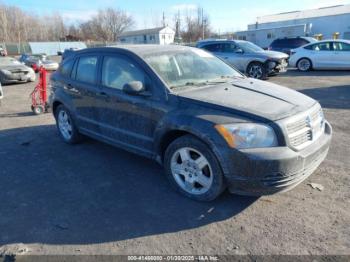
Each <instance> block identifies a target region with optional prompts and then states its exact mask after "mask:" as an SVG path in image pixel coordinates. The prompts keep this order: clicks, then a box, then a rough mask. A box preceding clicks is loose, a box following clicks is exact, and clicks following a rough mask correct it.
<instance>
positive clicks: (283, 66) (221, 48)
mask: <svg viewBox="0 0 350 262" xmlns="http://www.w3.org/2000/svg"><path fill="white" fill-rule="evenodd" d="M197 47H198V48H202V49H205V50H207V51H209V52H211V53H213V54H214V55H215V56H217V57H219V58H221V59H222V60H224V61H226V62H227V63H229V64H231V65H233V66H234V67H235V68H237V69H238V70H240V71H241V72H242V73H245V74H246V75H247V76H249V77H253V78H257V79H266V78H267V77H268V76H271V75H275V74H278V73H282V72H286V71H287V66H288V57H289V56H288V55H287V54H285V53H282V52H276V51H266V50H264V49H262V48H261V47H259V46H257V45H255V44H253V43H251V42H248V41H242V40H224V39H219V40H203V41H199V42H198V43H197Z"/></svg>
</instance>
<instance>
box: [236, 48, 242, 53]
mask: <svg viewBox="0 0 350 262" xmlns="http://www.w3.org/2000/svg"><path fill="white" fill-rule="evenodd" d="M235 53H237V54H243V53H244V51H243V49H241V48H238V49H236V51H235Z"/></svg>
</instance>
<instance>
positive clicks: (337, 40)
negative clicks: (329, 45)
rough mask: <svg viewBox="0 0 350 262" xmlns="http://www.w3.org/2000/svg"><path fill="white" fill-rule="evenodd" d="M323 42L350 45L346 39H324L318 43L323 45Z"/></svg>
mask: <svg viewBox="0 0 350 262" xmlns="http://www.w3.org/2000/svg"><path fill="white" fill-rule="evenodd" d="M324 42H345V43H348V44H350V40H346V39H325V40H321V41H319V43H324Z"/></svg>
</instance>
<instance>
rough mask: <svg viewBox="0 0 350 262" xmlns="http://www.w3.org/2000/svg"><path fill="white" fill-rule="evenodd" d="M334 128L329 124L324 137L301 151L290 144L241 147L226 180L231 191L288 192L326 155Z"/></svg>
mask: <svg viewBox="0 0 350 262" xmlns="http://www.w3.org/2000/svg"><path fill="white" fill-rule="evenodd" d="M331 136H332V128H331V126H330V125H329V123H326V127H325V131H324V133H323V134H322V136H321V137H320V138H319V139H318V140H316V141H315V142H314V143H313V144H311V145H310V146H308V147H306V148H305V149H303V150H301V151H298V152H296V151H294V150H292V149H290V148H289V147H275V148H262V149H245V150H241V153H242V156H241V157H240V158H239V159H238V160H237V157H235V160H233V159H231V160H233V161H232V163H233V164H232V165H230V166H231V167H230V169H231V174H229V175H226V180H227V182H228V185H229V190H230V192H231V193H237V194H242V195H254V196H260V195H269V194H274V193H278V192H284V191H288V190H290V189H292V188H294V187H295V186H297V185H298V184H300V183H301V182H302V181H304V180H305V179H306V178H307V177H308V176H310V175H311V174H312V173H313V172H314V171H315V170H316V169H317V167H318V166H319V165H320V164H321V163H322V161H323V160H324V159H325V158H326V156H327V153H328V149H329V146H330V141H331Z"/></svg>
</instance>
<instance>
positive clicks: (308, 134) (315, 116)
mask: <svg viewBox="0 0 350 262" xmlns="http://www.w3.org/2000/svg"><path fill="white" fill-rule="evenodd" d="M324 121H325V120H324V116H323V112H322V108H321V106H320V104H318V103H317V104H316V105H315V106H313V107H312V108H311V109H310V110H308V111H306V112H303V113H301V114H297V115H295V116H293V117H290V118H288V119H286V120H283V122H282V125H283V126H284V127H285V130H286V138H287V139H288V142H289V144H290V146H291V147H292V148H294V149H296V150H300V149H303V148H305V147H306V146H308V145H309V144H311V143H312V142H314V141H315V140H317V139H318V138H319V137H320V136H321V135H322V133H323V132H324Z"/></svg>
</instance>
